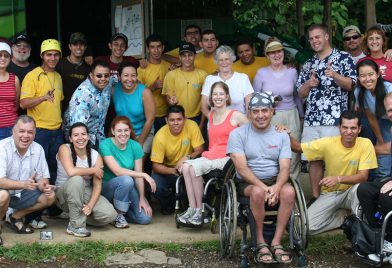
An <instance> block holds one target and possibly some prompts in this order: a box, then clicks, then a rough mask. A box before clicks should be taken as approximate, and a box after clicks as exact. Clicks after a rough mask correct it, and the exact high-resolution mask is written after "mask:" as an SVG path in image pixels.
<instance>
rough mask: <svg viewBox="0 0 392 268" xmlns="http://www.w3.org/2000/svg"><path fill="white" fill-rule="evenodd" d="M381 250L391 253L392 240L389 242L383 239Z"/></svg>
mask: <svg viewBox="0 0 392 268" xmlns="http://www.w3.org/2000/svg"><path fill="white" fill-rule="evenodd" d="M383 251H385V252H388V253H392V242H389V241H387V240H384V248H383Z"/></svg>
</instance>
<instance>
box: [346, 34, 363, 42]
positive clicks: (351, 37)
mask: <svg viewBox="0 0 392 268" xmlns="http://www.w3.org/2000/svg"><path fill="white" fill-rule="evenodd" d="M359 37H360V36H359V35H353V36H346V37H344V38H343V40H344V41H350V40H351V39H352V40H357V39H358V38H359Z"/></svg>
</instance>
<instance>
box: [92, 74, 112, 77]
mask: <svg viewBox="0 0 392 268" xmlns="http://www.w3.org/2000/svg"><path fill="white" fill-rule="evenodd" d="M109 76H110V74H96V75H95V77H97V78H102V77H105V78H109Z"/></svg>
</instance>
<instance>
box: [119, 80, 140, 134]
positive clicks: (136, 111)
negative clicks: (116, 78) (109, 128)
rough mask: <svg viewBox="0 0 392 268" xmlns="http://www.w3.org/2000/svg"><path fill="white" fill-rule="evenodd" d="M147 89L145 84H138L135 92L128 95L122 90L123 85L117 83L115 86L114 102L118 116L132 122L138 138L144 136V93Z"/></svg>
mask: <svg viewBox="0 0 392 268" xmlns="http://www.w3.org/2000/svg"><path fill="white" fill-rule="evenodd" d="M145 87H146V86H145V85H143V84H138V85H137V87H136V88H135V91H134V92H132V93H126V92H124V91H123V90H122V85H121V83H117V84H116V85H115V86H114V95H113V102H114V109H115V110H116V114H117V115H123V116H126V117H128V118H129V120H131V123H132V126H133V130H134V131H135V133H136V136H139V135H140V134H142V131H143V127H144V124H145V123H146V116H145V114H144V106H143V91H144V89H145Z"/></svg>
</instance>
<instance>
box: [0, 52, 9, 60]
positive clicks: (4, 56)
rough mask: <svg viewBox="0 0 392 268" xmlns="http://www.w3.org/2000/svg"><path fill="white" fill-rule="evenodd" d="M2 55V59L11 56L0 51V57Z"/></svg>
mask: <svg viewBox="0 0 392 268" xmlns="http://www.w3.org/2000/svg"><path fill="white" fill-rule="evenodd" d="M1 57H3V58H4V59H9V58H11V55H10V54H8V52H4V53H3V52H0V58H1Z"/></svg>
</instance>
